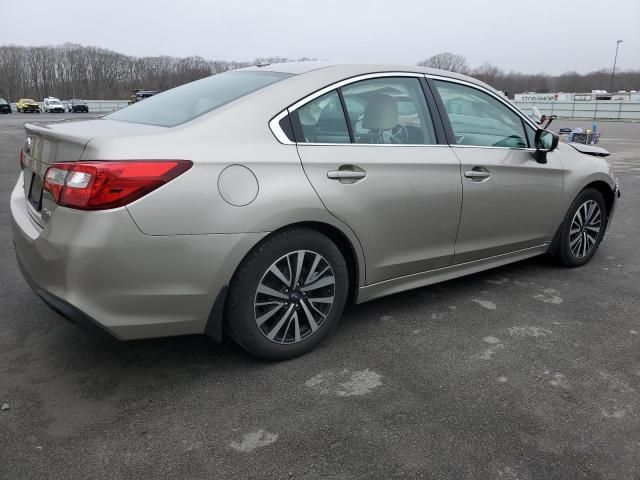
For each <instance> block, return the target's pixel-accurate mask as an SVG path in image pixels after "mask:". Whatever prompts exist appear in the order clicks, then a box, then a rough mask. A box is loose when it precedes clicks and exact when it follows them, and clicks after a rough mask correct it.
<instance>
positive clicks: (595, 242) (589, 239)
mask: <svg viewBox="0 0 640 480" xmlns="http://www.w3.org/2000/svg"><path fill="white" fill-rule="evenodd" d="M606 226H607V208H606V205H605V202H604V198H603V196H602V194H601V193H600V192H599V191H598V190H596V189H594V188H587V189H585V190H583V191H582V192H580V194H579V195H578V197H577V198H576V199H575V200H574V202H573V204H572V205H571V207H570V208H569V211H568V212H567V216H566V217H565V220H564V222H563V224H562V226H561V227H560V228H561V229H562V230H561V232H560V237H559V243H558V250H557V252H556V257H557V259H558V260H559V262H560V263H561V264H563V265H565V266H567V267H579V266H581V265H584V264H585V263H587V262H588V261H589V260H591V258H593V256H594V255H595V253H596V250H597V249H598V247H599V246H600V242H602V237H603V236H604V231H605V228H606Z"/></svg>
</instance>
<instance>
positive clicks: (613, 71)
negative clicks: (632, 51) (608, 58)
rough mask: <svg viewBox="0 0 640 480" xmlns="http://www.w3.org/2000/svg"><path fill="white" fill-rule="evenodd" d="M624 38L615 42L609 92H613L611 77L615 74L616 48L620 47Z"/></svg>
mask: <svg viewBox="0 0 640 480" xmlns="http://www.w3.org/2000/svg"><path fill="white" fill-rule="evenodd" d="M623 41H624V40H618V41H617V42H616V56H615V57H613V70H612V71H611V84H610V85H609V92H612V93H613V77H614V76H615V74H616V62H617V61H618V48H619V47H620V44H621V43H622V42H623Z"/></svg>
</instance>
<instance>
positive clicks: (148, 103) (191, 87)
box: [107, 72, 291, 127]
mask: <svg viewBox="0 0 640 480" xmlns="http://www.w3.org/2000/svg"><path fill="white" fill-rule="evenodd" d="M290 76H291V75H290V74H288V73H277V72H227V73H221V74H219V75H213V76H211V77H207V78H203V79H202V80H197V81H195V82H191V83H188V84H186V85H182V86H180V87H176V88H173V89H171V90H168V91H166V92H163V93H159V94H157V95H153V96H152V97H149V98H146V99H145V100H144V102H140V103H134V104H132V105H130V106H128V107H126V108H123V109H122V110H118V111H117V112H114V113H112V114H110V115H107V118H111V119H113V120H121V121H125V122H134V123H147V124H150V125H160V126H163V127H173V126H175V125H179V124H181V123H184V122H188V121H189V120H193V119H194V118H196V117H199V116H200V115H203V114H205V113H207V112H210V111H211V110H213V109H215V108H217V107H219V106H221V105H224V104H225V103H228V102H231V101H232V100H236V99H238V98H240V97H243V96H245V95H247V94H249V93H251V92H254V91H256V90H259V89H261V88H264V87H266V86H267V85H271V84H272V83H275V82H278V81H280V80H284V79H285V78H288V77H290Z"/></svg>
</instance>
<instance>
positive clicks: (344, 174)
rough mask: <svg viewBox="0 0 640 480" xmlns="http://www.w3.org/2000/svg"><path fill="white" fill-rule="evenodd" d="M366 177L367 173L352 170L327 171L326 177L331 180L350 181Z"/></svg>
mask: <svg viewBox="0 0 640 480" xmlns="http://www.w3.org/2000/svg"><path fill="white" fill-rule="evenodd" d="M366 176H367V172H363V171H358V170H356V171H354V170H329V171H328V172H327V177H328V178H331V179H333V180H341V179H351V180H358V179H360V178H364V177H366Z"/></svg>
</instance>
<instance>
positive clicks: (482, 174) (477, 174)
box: [464, 170, 491, 179]
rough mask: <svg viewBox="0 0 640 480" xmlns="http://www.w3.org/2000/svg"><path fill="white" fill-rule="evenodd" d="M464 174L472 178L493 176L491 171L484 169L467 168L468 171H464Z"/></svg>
mask: <svg viewBox="0 0 640 480" xmlns="http://www.w3.org/2000/svg"><path fill="white" fill-rule="evenodd" d="M464 176H465V177H467V178H471V179H475V178H489V177H490V176H491V173H489V172H486V171H484V170H467V171H466V172H464Z"/></svg>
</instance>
